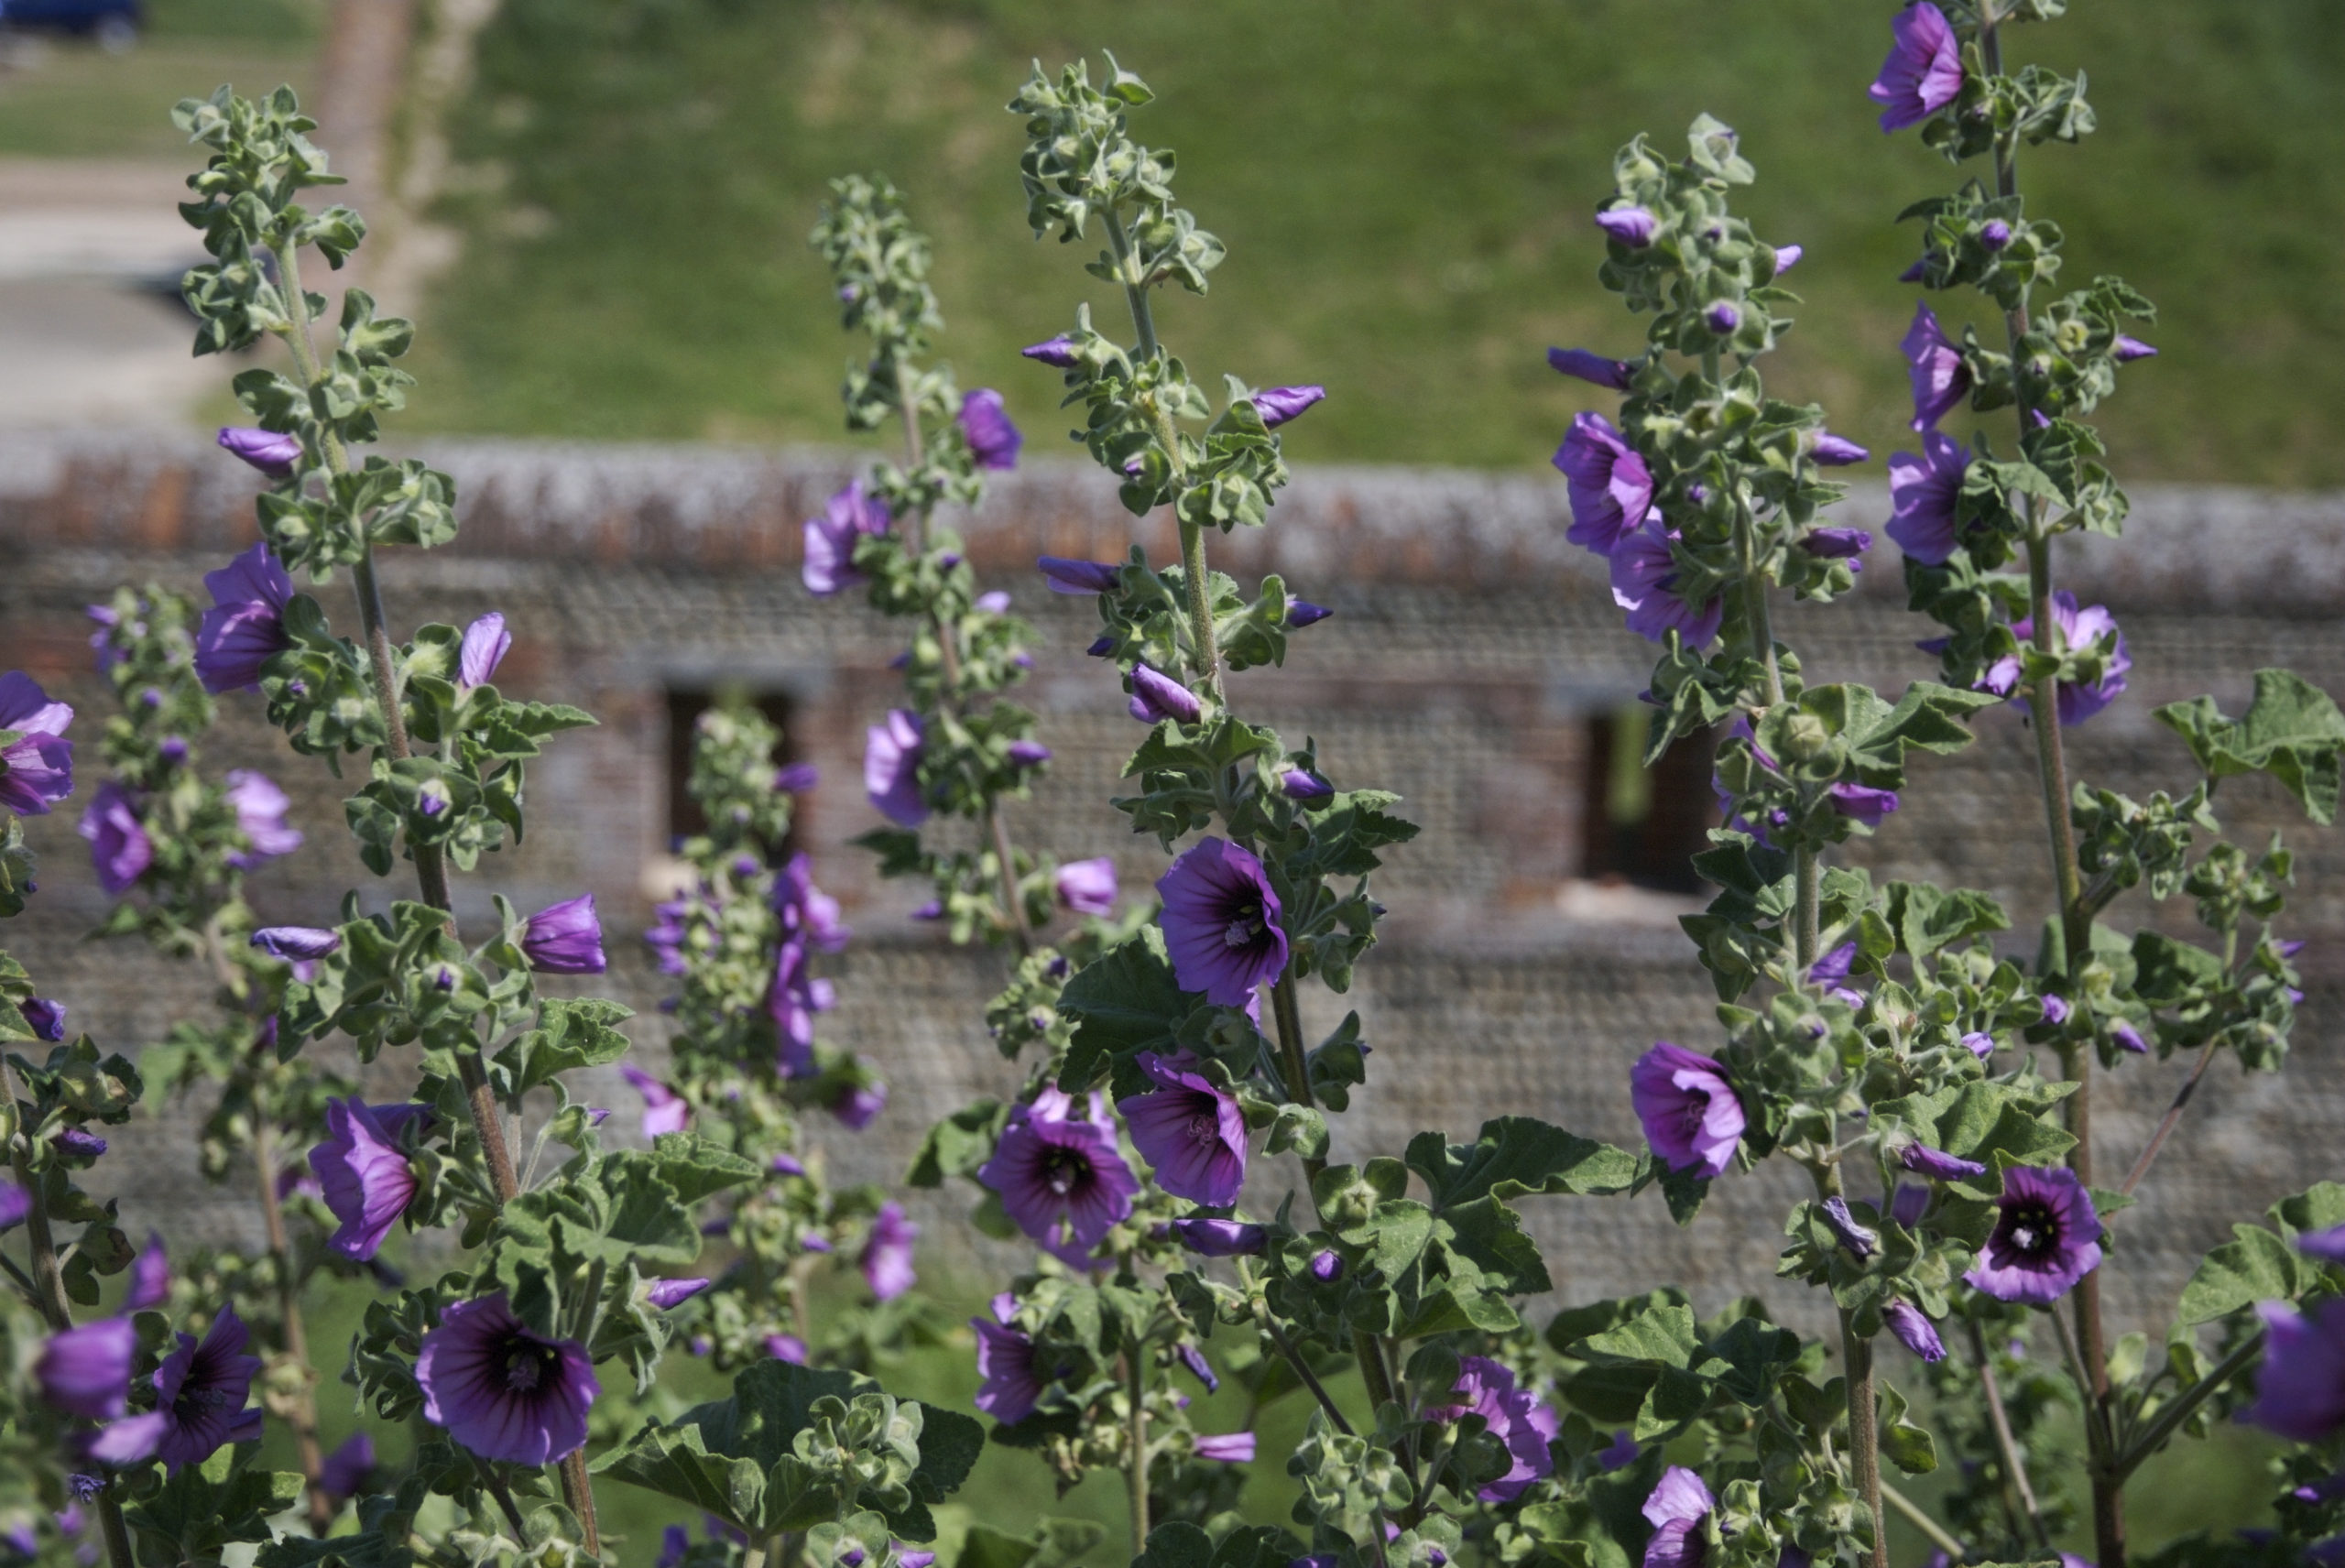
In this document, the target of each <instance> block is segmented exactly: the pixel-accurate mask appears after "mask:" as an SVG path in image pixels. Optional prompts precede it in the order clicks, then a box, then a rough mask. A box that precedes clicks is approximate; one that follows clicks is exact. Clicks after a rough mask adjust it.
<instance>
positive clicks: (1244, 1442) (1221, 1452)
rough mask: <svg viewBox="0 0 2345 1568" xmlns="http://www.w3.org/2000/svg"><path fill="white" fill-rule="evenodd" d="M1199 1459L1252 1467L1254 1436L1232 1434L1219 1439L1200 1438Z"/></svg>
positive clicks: (1198, 1441) (1198, 1440)
mask: <svg viewBox="0 0 2345 1568" xmlns="http://www.w3.org/2000/svg"><path fill="white" fill-rule="evenodd" d="M1197 1457H1198V1458H1200V1459H1216V1460H1219V1461H1220V1462H1221V1463H1223V1464H1225V1465H1250V1464H1252V1463H1253V1462H1254V1434H1253V1433H1252V1432H1225V1433H1223V1434H1221V1435H1220V1436H1217V1437H1200V1438H1198V1439H1197Z"/></svg>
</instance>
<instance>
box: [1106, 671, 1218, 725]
mask: <svg viewBox="0 0 2345 1568" xmlns="http://www.w3.org/2000/svg"><path fill="white" fill-rule="evenodd" d="M1125 711H1126V712H1128V713H1130V714H1131V716H1132V717H1133V718H1135V719H1138V720H1139V721H1140V723H1141V724H1156V723H1158V722H1159V721H1161V720H1164V719H1177V720H1178V721H1180V722H1181V723H1182V724H1195V723H1196V722H1197V715H1198V714H1200V713H1204V712H1205V709H1204V707H1203V705H1202V704H1200V703H1199V702H1198V701H1197V699H1196V694H1195V693H1194V692H1193V691H1190V690H1189V689H1188V688H1187V687H1186V686H1183V685H1182V684H1181V683H1180V682H1179V681H1175V680H1173V679H1172V677H1171V676H1168V675H1160V674H1158V673H1157V672H1156V671H1155V670H1151V669H1150V668H1149V667H1148V666H1147V665H1145V664H1136V665H1134V666H1132V696H1131V701H1130V702H1128V703H1126V704H1125Z"/></svg>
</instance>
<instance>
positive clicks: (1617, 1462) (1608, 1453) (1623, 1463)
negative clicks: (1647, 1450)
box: [1596, 1427, 1644, 1475]
mask: <svg viewBox="0 0 2345 1568" xmlns="http://www.w3.org/2000/svg"><path fill="white" fill-rule="evenodd" d="M1643 1452H1644V1449H1643V1448H1642V1447H1641V1445H1640V1444H1639V1443H1638V1442H1637V1440H1636V1437H1635V1435H1634V1434H1633V1433H1631V1432H1630V1431H1629V1429H1628V1428H1627V1427H1617V1428H1615V1429H1614V1430H1613V1432H1612V1445H1611V1446H1610V1447H1609V1448H1606V1449H1603V1450H1601V1451H1600V1452H1598V1454H1597V1455H1596V1465H1597V1468H1598V1469H1599V1470H1601V1471H1603V1472H1604V1473H1605V1474H1606V1475H1610V1474H1612V1472H1613V1471H1615V1470H1625V1469H1627V1468H1628V1467H1629V1466H1630V1465H1634V1464H1635V1463H1636V1462H1637V1455H1638V1454H1642V1453H1643Z"/></svg>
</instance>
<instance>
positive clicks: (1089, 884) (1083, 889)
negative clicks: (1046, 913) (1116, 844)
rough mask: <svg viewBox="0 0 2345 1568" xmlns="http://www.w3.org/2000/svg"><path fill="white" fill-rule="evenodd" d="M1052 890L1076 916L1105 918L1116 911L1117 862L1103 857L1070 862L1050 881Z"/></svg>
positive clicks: (1060, 868) (1059, 869)
mask: <svg viewBox="0 0 2345 1568" xmlns="http://www.w3.org/2000/svg"><path fill="white" fill-rule="evenodd" d="M1052 890H1053V892H1054V893H1056V894H1057V895H1058V900H1059V902H1060V903H1062V904H1063V905H1065V906H1066V907H1067V909H1070V910H1072V911H1074V913H1075V914H1078V915H1096V916H1099V917H1101V918H1102V919H1105V918H1106V917H1107V916H1109V915H1112V914H1114V913H1115V912H1116V863H1115V862H1114V861H1113V860H1110V859H1108V858H1107V856H1105V855H1102V856H1100V857H1098V858H1097V859H1096V860H1070V861H1068V862H1066V863H1065V864H1064V865H1063V866H1060V867H1059V868H1058V872H1057V874H1056V875H1055V876H1054V877H1053V878H1052Z"/></svg>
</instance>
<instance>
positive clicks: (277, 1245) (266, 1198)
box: [253, 1107, 334, 1535]
mask: <svg viewBox="0 0 2345 1568" xmlns="http://www.w3.org/2000/svg"><path fill="white" fill-rule="evenodd" d="M276 1134H277V1129H276V1128H275V1127H272V1126H270V1125H269V1119H268V1117H267V1116H266V1115H265V1114H261V1113H260V1111H259V1109H258V1107H256V1108H255V1115H254V1116H253V1164H254V1165H255V1167H256V1168H257V1170H258V1171H259V1172H260V1217H261V1225H262V1226H263V1228H264V1229H265V1230H266V1231H267V1236H268V1257H269V1261H270V1263H271V1264H272V1265H274V1267H275V1269H276V1271H277V1311H278V1317H279V1318H281V1319H282V1320H283V1322H284V1325H285V1327H284V1335H285V1355H286V1358H287V1359H288V1360H289V1361H291V1362H292V1364H293V1367H294V1369H295V1370H296V1371H297V1372H299V1373H300V1378H301V1386H300V1388H297V1389H295V1390H294V1392H293V1398H292V1400H291V1404H292V1411H291V1413H290V1414H289V1416H288V1417H287V1418H286V1424H287V1425H288V1426H290V1427H291V1428H292V1429H293V1445H294V1448H295V1451H296V1452H297V1453H299V1454H300V1458H301V1478H302V1480H303V1481H304V1482H306V1483H307V1484H308V1487H309V1497H310V1528H311V1530H312V1531H314V1532H315V1533H317V1534H319V1535H323V1534H325V1532H326V1531H327V1530H329V1529H330V1528H332V1526H333V1515H334V1507H333V1498H332V1497H328V1496H327V1495H326V1487H325V1461H324V1457H323V1455H322V1454H321V1453H320V1452H319V1449H318V1402H317V1392H316V1388H315V1384H316V1375H315V1374H314V1373H313V1372H312V1371H311V1367H310V1336H309V1333H308V1331H307V1330H306V1329H305V1328H304V1327H303V1325H302V1323H301V1281H300V1278H299V1276H298V1275H297V1274H296V1273H295V1271H294V1267H293V1247H292V1243H291V1242H290V1241H289V1239H288V1238H287V1236H286V1234H285V1211H284V1210H283V1209H282V1208H281V1207H279V1206H278V1202H277V1149H276V1141H277V1138H276Z"/></svg>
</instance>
